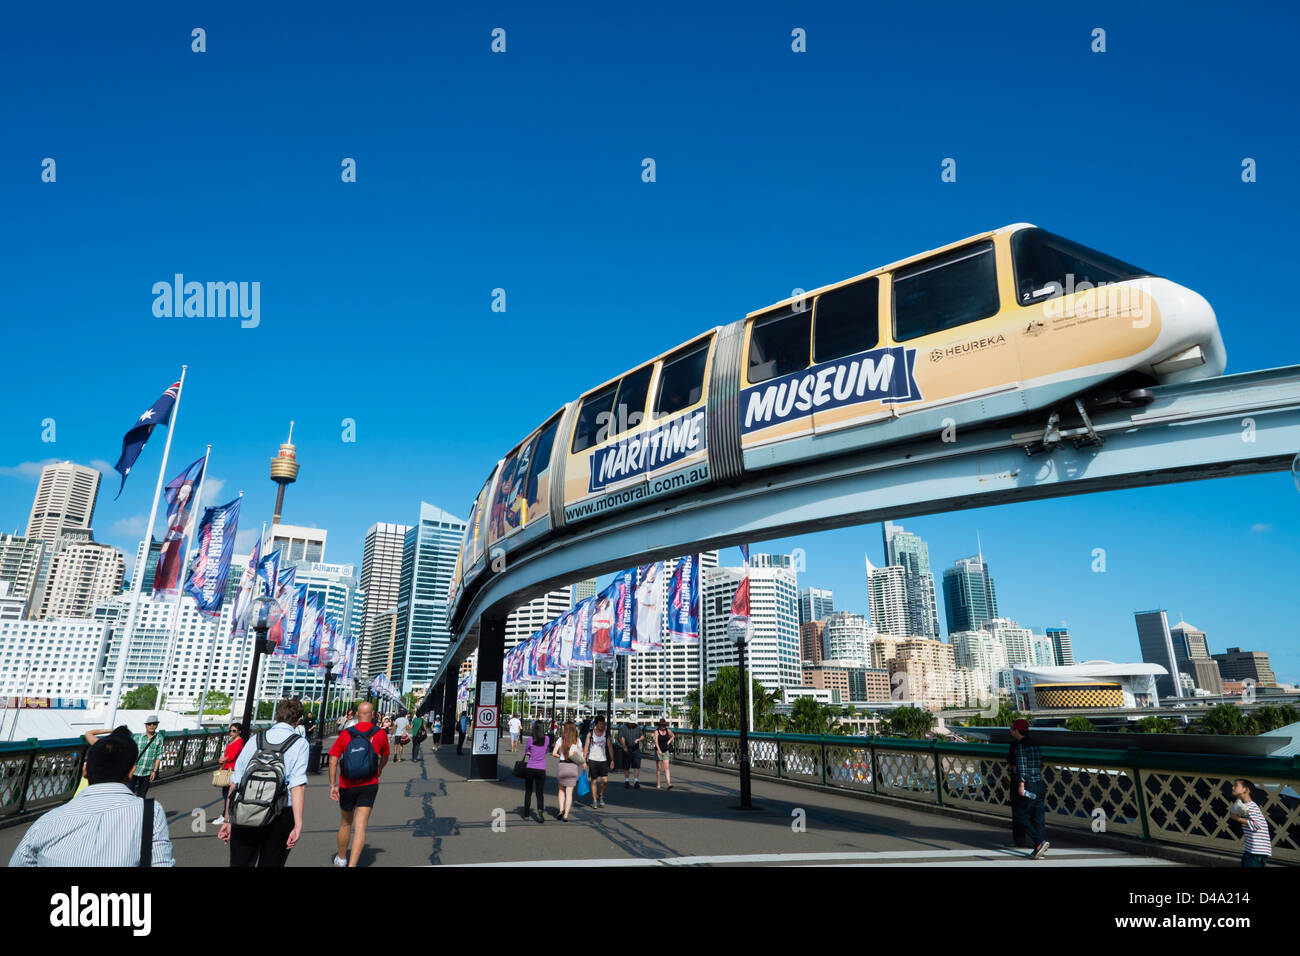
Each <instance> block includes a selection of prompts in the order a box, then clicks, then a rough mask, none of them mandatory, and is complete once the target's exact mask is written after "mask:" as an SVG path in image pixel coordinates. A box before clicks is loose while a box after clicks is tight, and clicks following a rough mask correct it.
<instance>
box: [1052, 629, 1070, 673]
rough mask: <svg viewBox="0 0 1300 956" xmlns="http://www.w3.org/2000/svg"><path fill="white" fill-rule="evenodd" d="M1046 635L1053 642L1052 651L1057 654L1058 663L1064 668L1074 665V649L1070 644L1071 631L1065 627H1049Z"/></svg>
mask: <svg viewBox="0 0 1300 956" xmlns="http://www.w3.org/2000/svg"><path fill="white" fill-rule="evenodd" d="M1045 633H1046V634H1047V636H1048V637H1049V638H1051V640H1052V650H1053V651H1055V653H1056V662H1057V663H1058V664H1059V665H1061V666H1062V667H1068V666H1070V665H1071V664H1073V663H1074V648H1073V647H1072V646H1071V644H1070V631H1069V629H1068V628H1065V627H1049V628H1047V629H1046V631H1045Z"/></svg>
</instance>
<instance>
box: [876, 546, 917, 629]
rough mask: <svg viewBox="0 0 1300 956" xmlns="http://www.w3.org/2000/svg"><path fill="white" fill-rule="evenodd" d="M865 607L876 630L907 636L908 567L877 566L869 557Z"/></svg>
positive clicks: (909, 624) (908, 615)
mask: <svg viewBox="0 0 1300 956" xmlns="http://www.w3.org/2000/svg"><path fill="white" fill-rule="evenodd" d="M867 608H868V610H869V611H870V613H871V626H872V627H874V628H875V629H876V631H877V632H878V633H881V634H898V635H906V634H907V633H908V627H910V626H911V620H912V618H911V613H910V611H909V608H908V604H907V569H906V568H904V567H902V566H901V565H891V566H889V567H884V568H877V567H875V566H873V565H872V563H871V561H870V560H869V559H868V561H867Z"/></svg>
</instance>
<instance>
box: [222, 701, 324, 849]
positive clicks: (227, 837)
mask: <svg viewBox="0 0 1300 956" xmlns="http://www.w3.org/2000/svg"><path fill="white" fill-rule="evenodd" d="M301 718H302V701H300V700H297V699H296V698H294V699H289V698H286V699H284V700H282V701H280V702H279V703H278V704H276V706H275V723H274V724H272V725H271V727H270V729H269V730H265V731H263V733H264V734H265V735H266V737H265V740H266V745H267V747H268V748H271V747H275V746H276V745H277V744H282V743H284V742H285V741H286V740H288V739H290V738H292V739H293V742H292V743H290V744H289V745H288V749H286V750H285V751H284V785H285V787H286V788H287V789H288V791H289V793H288V805H287V806H285V807H284V809H282V810H281V811H280V812H279V814H277V816H276V817H275V819H274V820H272V821H271V822H270V823H268V824H267V825H266V826H263V827H236V826H233V825H232V824H231V823H230V822H229V821H230V819H231V816H230V814H231V797H233V795H234V794H235V793H236V792H237V791H238V790H239V782H240V781H241V780H242V779H243V778H244V774H245V773H246V772H247V771H248V765H249V764H250V763H251V762H252V760H253V757H254V756H255V755H256V754H257V735H254V736H252V737H250V738H249V739H248V740H246V741H245V742H244V749H243V750H241V751H239V759H238V760H236V761H235V769H234V770H232V771H231V773H230V796H228V797H227V798H226V807H225V812H224V813H222V816H223V817H224V818H225V819H226V821H227V822H226V823H223V824H222V825H221V829H220V830H218V831H217V836H218V837H219V838H220V839H221V842H222V843H228V844H230V865H231V866H232V867H243V866H257V867H279V866H284V864H285V861H286V860H288V859H289V851H290V850H292V849H293V848H294V845H295V844H297V842H298V837H300V836H301V835H302V819H303V810H304V808H305V806H306V801H307V753H308V751H309V750H310V749H311V748H310V747H309V746H308V745H307V739H306V738H305V737H300V736H298V734H297V732H296V731H295V730H294V728H295V726H296V725H297V723H298V721H299V720H300V719H301Z"/></svg>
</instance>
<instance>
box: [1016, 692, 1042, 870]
mask: <svg viewBox="0 0 1300 956" xmlns="http://www.w3.org/2000/svg"><path fill="white" fill-rule="evenodd" d="M1011 740H1012V743H1011V801H1012V802H1011V814H1012V820H1013V821H1014V819H1015V817H1016V814H1017V813H1018V814H1019V815H1020V819H1021V826H1022V827H1023V828H1024V834H1025V838H1026V839H1027V840H1028V841H1029V845H1030V846H1031V847H1033V849H1032V851H1031V852H1030V854H1029V856H1030V858H1031V859H1034V860H1041V859H1042V858H1043V857H1045V856H1046V855H1047V850H1048V848H1049V847H1050V846H1051V844H1050V843H1048V842H1047V822H1046V817H1047V810H1046V807H1045V806H1044V802H1045V801H1046V799H1047V783H1046V782H1045V781H1044V780H1043V752H1042V750H1040V749H1039V747H1038V744H1037V743H1036V742H1035V741H1034V740H1032V739H1030V736H1029V721H1027V720H1025V718H1023V717H1020V718H1018V719H1016V720H1015V721H1014V722H1013V723H1012V724H1011ZM1012 828H1013V832H1014V822H1013V825H1012Z"/></svg>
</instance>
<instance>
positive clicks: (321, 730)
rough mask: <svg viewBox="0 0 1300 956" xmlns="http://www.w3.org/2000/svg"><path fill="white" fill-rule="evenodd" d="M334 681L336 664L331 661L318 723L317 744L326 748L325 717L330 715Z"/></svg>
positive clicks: (328, 665) (327, 667) (326, 669)
mask: <svg viewBox="0 0 1300 956" xmlns="http://www.w3.org/2000/svg"><path fill="white" fill-rule="evenodd" d="M333 679H334V662H333V661H329V662H328V663H327V664H326V665H325V693H324V696H323V698H322V699H321V708H320V719H319V720H317V721H316V743H317V744H318V745H319V746H320V747H322V748H323V747H324V746H325V720H326V717H325V715H326V714H328V713H329V706H330V681H332V680H333Z"/></svg>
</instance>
